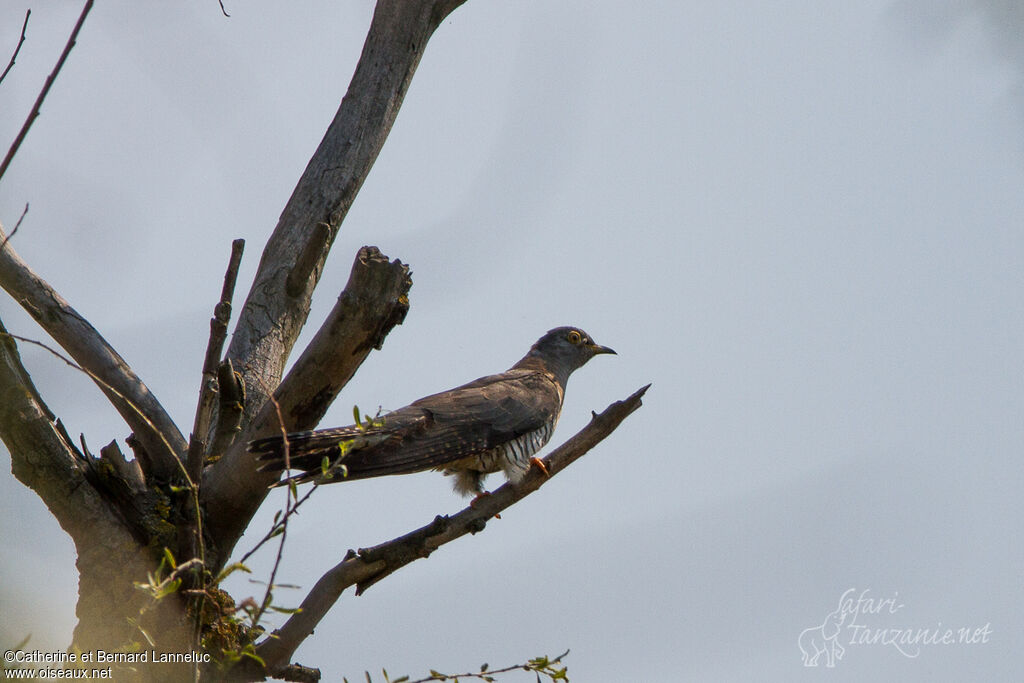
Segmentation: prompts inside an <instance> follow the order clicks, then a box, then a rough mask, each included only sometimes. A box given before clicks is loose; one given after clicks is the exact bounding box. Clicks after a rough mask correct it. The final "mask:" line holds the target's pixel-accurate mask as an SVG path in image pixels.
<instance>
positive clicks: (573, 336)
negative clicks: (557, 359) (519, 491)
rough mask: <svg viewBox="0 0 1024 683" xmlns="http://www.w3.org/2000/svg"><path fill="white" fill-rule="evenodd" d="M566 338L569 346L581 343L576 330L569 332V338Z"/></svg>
mask: <svg viewBox="0 0 1024 683" xmlns="http://www.w3.org/2000/svg"><path fill="white" fill-rule="evenodd" d="M566 338H567V339H568V340H569V343H570V344H579V343H580V342H581V341H583V337H582V336H581V335H580V333H579V332H577V331H576V330H570V331H569V336H568V337H566Z"/></svg>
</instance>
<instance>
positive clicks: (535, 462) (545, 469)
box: [530, 457, 551, 477]
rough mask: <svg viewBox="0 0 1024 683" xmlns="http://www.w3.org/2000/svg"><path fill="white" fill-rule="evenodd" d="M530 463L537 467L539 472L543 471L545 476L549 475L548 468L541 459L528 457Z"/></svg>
mask: <svg viewBox="0 0 1024 683" xmlns="http://www.w3.org/2000/svg"><path fill="white" fill-rule="evenodd" d="M530 464H531V465H534V466H535V467H536V468H537V469H539V470H540V471H541V472H543V473H544V476H545V477H550V476H551V472H550V471H549V470H548V466H547V465H545V464H544V461H543V460H541V459H540V458H537V457H533V458H530Z"/></svg>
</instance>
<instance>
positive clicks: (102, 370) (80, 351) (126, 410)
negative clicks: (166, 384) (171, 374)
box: [0, 227, 186, 480]
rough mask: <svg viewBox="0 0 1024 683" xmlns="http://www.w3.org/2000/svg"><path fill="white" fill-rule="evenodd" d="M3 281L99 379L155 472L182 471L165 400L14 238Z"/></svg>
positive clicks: (180, 444) (2, 263)
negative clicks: (35, 267) (34, 266)
mask: <svg viewBox="0 0 1024 683" xmlns="http://www.w3.org/2000/svg"><path fill="white" fill-rule="evenodd" d="M2 235H3V230H2V227H0V236H2ZM0 287H3V289H5V290H6V291H7V293H8V294H10V295H11V297H12V298H13V299H14V300H15V301H17V302H18V303H19V304H21V306H22V307H23V308H24V309H25V310H26V311H28V313H29V315H31V316H32V317H33V318H34V319H35V320H36V322H38V323H39V325H40V326H42V328H43V329H44V330H46V332H47V333H48V334H49V335H50V336H51V337H53V339H54V340H55V341H56V342H57V343H58V344H60V346H62V347H63V348H64V349H65V350H66V351H67V352H68V354H69V355H70V356H71V357H72V358H74V359H75V360H76V361H77V362H78V363H79V364H80V365H81V366H82V367H83V368H85V369H86V370H87V371H88V372H89V373H90V374H91V375H93V376H94V379H96V380H98V381H97V382H96V384H97V385H98V386H99V387H100V389H101V390H102V391H103V393H104V394H105V395H106V396H107V399H108V400H109V401H110V402H111V403H112V404H113V405H114V407H115V408H116V409H117V412H118V413H120V414H121V417H122V418H124V421H125V422H127V423H128V426H129V427H130V428H131V429H132V431H133V432H134V433H135V436H136V438H137V439H138V440H139V442H140V443H141V444H142V446H143V448H144V449H145V450H146V451H147V453H148V455H149V458H150V461H151V463H152V467H153V472H152V473H153V474H154V475H155V476H157V477H159V478H162V479H165V480H168V479H170V478H171V477H172V476H176V475H178V474H179V473H180V472H181V463H180V461H179V460H178V457H180V456H181V455H183V454H184V453H185V448H186V446H185V439H184V438H183V437H182V436H181V432H179V431H178V428H177V427H176V426H175V424H174V422H173V421H172V420H171V418H170V416H169V415H167V412H166V411H165V410H164V408H163V406H162V405H160V402H159V401H158V400H157V399H156V397H155V396H153V394H152V393H150V391H149V389H148V388H147V387H146V385H145V384H143V382H142V380H141V379H139V377H138V376H137V375H136V374H135V373H134V372H133V371H132V369H131V368H130V367H129V366H128V364H127V363H126V362H125V361H124V359H123V358H121V356H120V355H118V353H117V352H116V351H115V350H114V349H113V348H111V346H110V344H108V343H107V341H106V340H105V339H104V338H103V337H102V335H100V333H99V332H97V331H96V328H94V327H93V326H92V325H90V324H89V322H88V321H86V320H85V318H83V317H82V316H81V315H79V314H78V312H77V311H75V309H73V308H72V307H71V306H70V305H69V304H68V302H67V301H65V300H64V299H63V298H62V297H61V296H60V295H59V294H58V293H57V292H56V291H54V289H53V288H52V287H51V286H50V285H49V284H48V283H47V282H46V281H45V280H43V279H42V278H40V277H39V276H38V275H36V274H35V273H34V272H32V270H31V269H30V268H29V267H28V265H26V264H25V262H24V261H22V260H21V258H20V257H19V256H18V254H17V253H16V252H15V251H14V249H13V248H12V247H11V245H10V244H9V243H8V244H7V246H6V248H5V249H4V250H3V251H2V252H0Z"/></svg>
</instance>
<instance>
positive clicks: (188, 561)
mask: <svg viewBox="0 0 1024 683" xmlns="http://www.w3.org/2000/svg"><path fill="white" fill-rule="evenodd" d="M463 1H464V0H379V1H378V3H377V6H376V9H375V12H374V15H373V19H372V23H371V26H370V29H369V33H368V35H367V38H366V42H365V45H364V47H363V51H362V55H361V57H360V60H359V62H358V65H357V67H356V70H355V73H354V75H353V77H352V81H351V83H350V85H349V88H348V91H347V93H346V94H345V96H344V98H343V99H342V101H341V105H340V107H339V108H338V111H337V114H336V115H335V117H334V120H333V121H332V123H331V124H330V126H329V127H328V129H327V132H326V134H325V135H324V138H323V140H322V141H321V143H320V145H319V147H318V148H317V150H316V152H315V153H314V155H313V157H312V158H311V159H310V161H309V164H308V165H307V166H306V169H305V171H304V173H303V174H302V176H301V178H300V179H299V182H298V184H297V186H296V188H295V190H294V192H293V194H292V195H291V198H290V199H289V201H288V203H287V205H286V206H285V208H284V210H283V212H282V213H281V216H280V220H279V221H278V223H277V227H276V229H275V230H274V232H273V234H272V235H271V237H270V239H269V240H268V242H267V244H266V246H265V247H264V250H263V255H262V258H261V260H260V264H259V268H258V271H257V273H256V275H255V277H254V281H253V283H252V286H251V288H250V290H249V294H248V296H247V298H246V300H245V302H244V304H243V305H242V306H241V309H240V311H239V314H238V315H237V320H236V322H235V328H234V335H233V337H232V341H231V344H230V345H229V346H228V348H227V349H226V351H225V350H224V348H223V346H224V343H225V340H226V338H227V331H228V322H229V318H230V314H231V301H232V296H233V292H234V286H235V278H236V275H237V272H238V263H239V259H240V258H241V256H242V247H243V244H242V241H241V240H236V242H235V243H234V244H233V245H232V251H231V258H230V260H229V265H228V268H227V273H226V275H225V279H224V285H223V292H222V296H221V300H220V301H219V302H218V303H217V304H216V306H215V310H214V316H213V318H212V320H211V333H210V339H209V344H208V348H207V353H206V356H205V359H204V361H203V364H202V368H201V382H200V384H201V387H200V391H199V399H198V406H197V410H196V415H195V418H194V422H193V425H191V432H190V433H189V435H188V437H186V436H185V432H184V431H183V430H182V429H180V428H179V426H178V425H175V424H174V422H173V421H172V420H171V419H170V417H169V416H168V414H167V412H166V411H165V410H164V408H163V407H162V406H161V404H160V402H159V400H158V399H157V397H156V396H154V395H153V394H152V393H151V392H150V391H149V389H147V387H146V385H145V384H144V383H143V381H142V379H141V378H139V377H138V376H137V375H136V374H135V373H134V372H133V371H132V369H131V368H130V367H128V365H127V364H126V363H125V361H124V360H123V359H122V358H121V357H120V356H119V355H118V353H117V352H116V351H115V350H114V349H113V348H111V346H110V345H109V344H108V343H107V342H106V341H105V340H104V338H103V336H102V335H101V334H100V332H99V331H97V330H96V329H95V328H93V327H92V326H91V325H90V324H89V323H88V322H87V321H86V320H85V319H84V318H82V317H81V316H80V315H79V314H78V313H77V312H76V311H75V310H74V308H72V306H71V304H70V303H69V302H68V301H67V300H66V299H64V298H63V297H62V296H61V295H60V294H59V293H57V292H56V291H54V289H53V288H52V287H51V286H50V285H49V284H47V283H46V282H45V281H44V280H43V279H42V278H40V277H39V276H38V275H36V274H35V272H33V270H32V269H31V268H30V267H29V266H28V265H27V264H26V263H24V261H22V260H21V259H20V258H19V257H18V255H17V253H16V252H15V250H14V242H11V241H9V240H6V238H5V236H4V234H3V231H2V230H0V242H2V243H3V246H2V248H0V286H2V287H3V288H4V290H6V292H7V293H8V294H9V295H10V296H11V297H12V298H13V299H14V300H15V301H17V302H18V303H19V304H21V305H22V307H24V309H25V310H26V311H28V312H29V313H30V314H31V316H32V317H33V318H34V319H35V320H36V321H37V322H38V323H39V325H40V326H41V327H42V328H43V329H44V330H45V331H46V333H47V334H48V335H49V337H50V338H51V339H52V341H53V342H55V344H56V345H57V346H59V347H60V348H61V349H62V353H63V354H66V356H67V357H70V359H71V361H73V364H74V365H76V366H77V367H78V368H79V369H80V370H81V371H83V372H85V373H87V374H88V375H89V376H90V377H91V378H92V379H93V380H94V382H95V383H96V385H97V386H98V387H99V389H100V391H101V392H102V393H103V394H104V395H105V396H106V397H107V399H108V400H109V401H110V402H111V403H112V404H113V405H114V407H115V408H116V409H117V411H118V412H119V414H120V415H121V417H122V418H123V419H124V421H125V423H126V424H127V425H128V427H129V429H130V430H131V435H130V436H129V437H128V438H127V439H126V443H127V445H128V446H129V447H130V448H131V449H132V451H133V454H134V458H133V459H128V458H126V457H125V455H124V454H123V453H122V451H121V449H120V448H119V447H118V445H117V443H116V442H112V443H111V444H110V445H108V446H105V447H104V448H101V449H100V451H99V454H98V455H95V454H93V453H91V452H89V450H88V449H87V447H86V445H85V441H84V439H83V440H82V441H81V444H80V445H79V444H78V443H76V441H75V440H74V439H72V438H71V436H70V435H69V434H68V433H67V430H66V429H65V428H64V426H63V425H62V423H61V421H60V420H59V419H58V418H57V417H56V416H55V415H54V414H53V413H52V412H51V411H50V410H49V408H47V406H46V403H45V402H44V400H43V397H42V396H40V394H39V392H38V391H37V390H36V389H35V387H34V386H33V383H32V380H31V378H30V377H29V373H28V372H27V371H26V370H25V368H24V366H23V365H22V363H21V360H20V356H19V351H18V344H19V342H20V343H21V344H24V343H26V342H28V340H25V339H23V338H22V337H21V336H20V335H12V334H11V333H9V332H8V330H6V329H5V328H4V327H3V325H2V322H0V437H2V438H3V441H4V442H5V444H6V445H7V447H8V449H9V450H10V452H11V461H12V462H11V466H12V472H13V473H14V475H15V476H16V477H17V478H18V479H19V480H20V481H21V482H22V483H23V484H24V485H26V486H28V487H29V488H31V489H32V490H33V491H35V492H36V494H38V495H39V497H40V498H42V500H43V501H44V502H45V503H46V505H47V507H48V508H49V510H50V512H51V513H52V514H53V515H54V516H55V517H56V518H57V520H58V522H59V523H60V524H61V526H62V528H63V529H64V530H65V531H66V532H67V533H68V534H69V535H70V536H71V538H72V539H73V541H74V543H75V547H76V549H77V554H78V560H77V568H78V571H79V574H80V577H81V578H80V584H79V596H78V604H77V612H76V613H77V617H78V623H77V627H76V629H75V632H74V637H73V643H72V644H71V647H72V649H77V650H80V651H85V652H88V651H94V650H97V649H103V650H105V651H108V652H109V651H117V650H125V651H127V650H130V649H131V648H133V647H140V646H142V647H151V646H155V649H157V650H159V651H169V652H189V651H192V650H196V651H200V652H208V653H210V654H212V655H213V659H214V660H215V661H213V662H211V663H209V664H206V665H202V666H200V665H196V664H195V663H183V664H182V665H181V666H179V667H173V666H164V667H159V668H156V667H148V668H147V667H131V666H124V667H117V669H116V672H115V675H116V676H117V677H120V678H122V679H124V680H157V679H160V680H186V679H188V678H196V677H199V678H208V679H217V678H221V677H231V678H237V679H247V680H259V679H263V678H265V677H267V676H286V675H287V676H291V677H296V676H297V677H300V678H301V677H303V676H306V677H307V678H308V677H311V676H315V671H312V670H306V669H302V668H297V667H295V666H294V665H291V664H290V662H291V657H292V655H293V653H294V652H295V649H296V648H297V647H298V645H299V644H300V643H301V642H302V641H303V640H304V639H305V638H306V637H307V636H309V634H310V633H311V632H312V630H313V627H314V626H315V625H316V624H317V622H318V621H319V620H320V619H321V618H322V617H323V615H324V614H325V613H326V612H327V610H328V609H329V608H330V607H331V606H332V605H333V604H334V603H335V601H336V600H337V599H338V597H339V596H340V595H341V593H342V591H344V590H345V589H346V588H347V587H350V586H356V588H357V591H356V593H357V594H358V593H360V592H362V590H365V588H366V587H368V586H369V585H371V584H373V583H375V582H377V581H380V580H381V579H383V578H385V577H386V576H388V575H389V574H390V573H392V572H394V571H395V570H396V569H397V568H399V567H401V566H403V565H405V564H408V563H409V562H412V561H413V560H416V559H419V558H424V557H427V556H428V555H430V554H431V552H432V551H433V550H435V549H436V548H438V547H440V546H441V545H443V544H445V543H447V542H449V541H451V540H453V539H455V538H457V537H459V536H462V535H464V534H467V533H476V532H478V531H480V530H482V529H483V528H484V525H485V524H486V522H487V520H488V519H489V518H490V517H492V516H494V515H495V514H497V513H499V512H500V511H501V510H503V509H504V508H506V507H508V506H509V505H512V504H513V503H515V502H517V501H518V500H520V499H522V498H523V497H524V496H526V495H528V494H529V493H531V492H532V491H534V490H536V489H537V488H538V487H539V486H541V485H542V484H543V483H544V482H545V481H546V479H545V478H544V476H543V475H541V474H539V473H538V472H532V473H531V474H530V475H529V476H528V477H527V479H526V480H525V481H524V482H522V483H521V484H520V485H517V486H511V485H505V486H503V487H501V488H500V489H498V490H497V491H495V492H494V493H493V495H491V496H489V497H487V498H485V499H482V500H481V502H480V503H479V504H478V505H476V506H472V507H467V508H466V509H465V510H463V511H462V512H460V513H458V514H456V515H453V516H451V517H438V518H436V519H435V520H434V521H432V522H431V523H429V524H427V525H426V526H424V527H422V528H420V529H417V530H415V531H412V532H410V533H409V534H406V535H404V536H401V537H399V538H396V539H393V540H391V541H388V542H386V543H382V544H381V545H378V546H376V547H373V548H368V549H363V550H359V551H350V552H349V553H348V554H347V555H346V556H344V557H340V558H339V561H338V564H337V565H336V566H335V567H333V568H331V569H329V570H327V571H326V573H325V574H324V575H323V577H322V578H321V580H320V581H319V582H318V583H317V584H316V585H315V586H314V587H313V588H312V589H311V590H310V592H309V593H308V595H307V596H306V598H305V599H304V601H303V603H302V610H301V611H300V612H298V613H296V614H294V615H292V616H291V617H290V618H289V619H288V620H287V622H286V623H285V624H284V626H283V627H282V628H281V629H279V631H278V632H276V633H274V634H263V633H261V632H260V630H259V629H253V628H250V627H249V626H247V625H246V623H245V622H244V620H240V619H238V618H237V617H236V616H235V614H236V612H235V609H236V606H235V605H234V603H233V601H232V600H231V598H230V596H228V595H227V594H226V593H224V592H223V591H221V590H220V589H219V588H218V580H219V577H220V576H221V575H222V573H223V572H224V570H225V568H226V567H230V565H229V561H230V560H231V558H232V555H233V551H234V550H235V545H236V543H237V542H238V540H239V538H240V537H241V535H242V533H243V532H244V531H245V529H246V528H247V526H248V525H249V523H250V521H251V520H252V517H253V515H254V513H255V512H256V510H257V508H258V507H259V506H260V504H261V502H262V501H263V499H264V497H265V496H266V493H267V487H268V485H269V484H271V483H272V482H273V480H274V479H275V478H276V475H268V474H266V473H261V472H258V471H257V469H256V465H255V463H254V461H253V459H252V457H251V456H250V454H249V453H247V451H246V445H247V443H248V442H249V441H250V440H252V439H256V438H259V437H262V436H267V435H272V434H275V433H280V432H282V431H293V430H301V429H309V428H313V427H315V426H316V425H317V423H318V422H319V420H320V419H321V418H322V417H323V415H324V412H325V411H326V410H327V408H328V406H329V405H330V404H331V402H332V401H333V400H334V398H335V397H336V396H337V395H338V392H339V391H340V390H341V389H342V387H344V386H345V384H346V383H347V382H348V380H349V379H350V378H351V377H352V375H353V374H354V373H355V371H356V370H357V369H358V367H359V366H360V364H361V363H362V361H363V360H364V359H365V358H366V357H367V355H368V354H369V353H370V351H371V350H373V349H375V348H376V349H379V348H380V347H381V345H382V344H383V342H384V339H385V337H386V335H387V334H388V332H389V331H390V330H391V329H392V328H393V327H394V326H395V325H398V324H400V323H401V322H402V320H403V318H404V317H405V315H406V312H407V310H408V308H409V299H408V293H409V290H410V287H411V284H412V282H411V279H410V271H409V268H408V267H407V266H406V265H405V264H403V263H402V262H401V261H398V260H390V259H388V258H387V257H386V256H384V255H383V254H381V253H380V252H379V251H378V250H377V249H376V248H374V247H364V248H362V249H361V250H360V251H359V253H358V254H357V255H356V258H355V262H354V264H353V267H352V272H351V276H350V278H349V281H348V284H347V286H346V287H345V289H344V291H343V292H341V294H340V296H339V297H338V301H337V304H336V305H335V307H334V309H333V310H332V311H331V313H330V314H329V316H328V317H327V319H326V320H325V321H324V322H323V324H322V326H321V327H320V329H319V331H318V332H317V334H316V336H315V338H314V339H313V341H312V342H311V343H310V345H309V346H308V347H307V348H306V349H305V350H304V351H303V352H302V355H301V356H300V358H299V360H298V361H297V362H296V363H295V365H294V366H293V367H292V369H291V371H290V372H289V373H288V374H287V376H284V368H285V363H286V361H287V359H288V357H289V355H290V354H291V351H292V347H293V345H294V344H295V341H296V339H297V338H298V336H299V332H300V331H301V329H302V328H303V325H304V324H305V323H306V318H307V316H308V314H309V310H310V299H311V296H312V294H313V290H314V288H315V287H316V285H317V282H318V280H319V277H320V273H321V270H322V268H323V265H324V262H325V259H326V258H327V256H328V253H329V251H330V249H331V245H332V243H333V242H334V239H335V238H336V236H337V235H338V231H339V229H340V227H341V224H342V222H343V220H344V218H345V215H346V213H347V212H348V209H349V207H350V206H351V205H352V202H353V200H354V199H355V196H356V194H357V192H358V191H359V188H360V186H361V185H362V183H363V180H364V179H365V178H366V175H367V173H368V172H369V170H370V168H371V166H372V165H373V162H374V160H375V159H376V157H377V154H378V152H379V151H380V149H381V146H382V145H383V143H384V140H385V138H386V137H387V135H388V132H389V131H390V129H391V126H392V123H393V122H394V120H395V116H396V115H397V113H398V110H399V107H400V106H401V104H402V99H403V97H404V95H405V92H406V90H407V88H408V86H409V82H410V80H411V79H412V76H413V73H414V72H415V70H416V66H417V64H418V63H419V60H420V57H421V55H422V54H423V50H424V48H425V47H426V44H427V41H428V39H429V38H430V36H431V34H432V33H433V31H434V30H435V28H436V27H437V26H438V25H439V24H440V22H441V21H442V20H443V19H444V18H445V17H446V16H447V15H448V14H449V13H450V12H452V11H453V10H454V9H455V8H456V7H458V6H459V5H460V4H462V2H463ZM90 4H91V3H90ZM87 9H88V5H87V7H86V11H87ZM83 16H84V13H83ZM80 26H81V21H80V22H79V26H78V27H80ZM78 27H76V33H77V29H78ZM71 44H73V41H69V48H68V49H66V50H65V54H63V55H62V56H61V62H63V60H64V59H65V58H66V57H67V52H68V50H69V49H70V45H71ZM50 82H51V81H49V80H48V83H47V88H48V87H49V84H50ZM30 118H31V117H30ZM26 130H27V128H26ZM20 137H23V136H20ZM19 142H20V140H19ZM12 155H13V154H12ZM12 155H9V156H12ZM645 389H646V387H645V388H644V389H641V390H639V391H638V392H636V393H635V394H633V395H632V396H630V397H628V398H627V399H625V400H623V401H619V402H616V403H614V404H612V405H611V406H609V407H608V409H606V410H605V411H604V412H602V413H601V414H599V415H598V414H595V415H594V419H593V420H592V421H591V423H590V424H589V425H587V427H585V428H584V429H583V430H582V431H581V432H580V433H578V434H577V435H576V436H574V437H572V438H571V439H570V440H569V441H568V442H566V443H564V444H563V445H562V446H560V447H559V448H557V449H555V450H554V451H553V452H552V453H551V454H550V455H549V456H548V457H547V458H546V460H545V463H546V465H547V468H548V470H549V471H550V473H551V475H556V474H557V473H558V472H559V471H560V470H561V469H563V468H564V467H566V466H567V465H568V464H570V463H571V462H572V461H573V460H575V459H576V458H578V457H580V456H581V455H582V454H583V453H585V452H586V451H587V450H589V449H590V448H591V447H592V446H594V445H595V444H596V443H597V442H598V441H600V440H601V439H603V438H604V437H605V436H607V435H608V434H609V433H611V431H612V430H614V429H615V428H616V427H617V426H618V424H619V423H620V422H621V421H622V420H623V419H624V418H625V417H626V416H627V415H628V414H629V413H631V412H632V411H633V410H635V409H636V408H638V407H639V406H640V399H641V396H642V395H643V392H644V390H645ZM285 517H286V518H287V515H286V516H285ZM284 521H285V522H286V519H285V520H284ZM138 584H142V585H143V587H144V588H145V590H140V589H139V588H138V587H137V586H138ZM225 650H227V651H229V652H233V653H236V654H237V655H243V656H242V658H241V662H242V663H241V664H236V665H234V666H231V663H230V662H225V661H223V658H221V657H220V653H221V652H222V651H225ZM245 653H248V654H250V655H252V656H248V657H246V656H244V654H245Z"/></svg>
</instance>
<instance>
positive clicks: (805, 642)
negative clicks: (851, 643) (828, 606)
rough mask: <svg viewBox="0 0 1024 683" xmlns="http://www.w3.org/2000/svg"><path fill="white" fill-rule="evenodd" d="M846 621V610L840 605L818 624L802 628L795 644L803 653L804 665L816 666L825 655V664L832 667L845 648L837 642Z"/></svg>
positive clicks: (841, 656)
mask: <svg viewBox="0 0 1024 683" xmlns="http://www.w3.org/2000/svg"><path fill="white" fill-rule="evenodd" d="M844 621H846V612H844V611H843V609H842V607H837V608H836V610H835V611H834V612H832V613H830V614H829V615H828V616H827V617H825V621H823V622H822V623H821V625H820V626H813V627H811V628H807V629H804V630H803V631H802V632H801V633H800V637H799V638H797V641H796V642H797V645H799V646H800V652H801V653H803V660H804V666H818V663H819V661H820V660H821V656H822V655H825V666H827V667H830V668H831V667H834V666H835V665H836V660H837V659H842V658H843V655H844V654H846V650H844V649H843V646H842V645H840V644H839V634H840V633H841V632H842V629H843V622H844Z"/></svg>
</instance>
